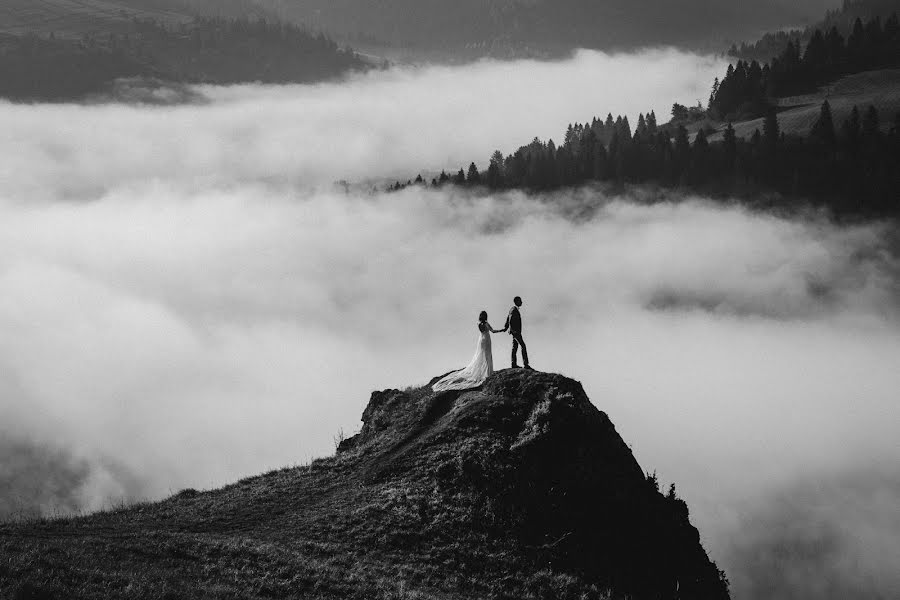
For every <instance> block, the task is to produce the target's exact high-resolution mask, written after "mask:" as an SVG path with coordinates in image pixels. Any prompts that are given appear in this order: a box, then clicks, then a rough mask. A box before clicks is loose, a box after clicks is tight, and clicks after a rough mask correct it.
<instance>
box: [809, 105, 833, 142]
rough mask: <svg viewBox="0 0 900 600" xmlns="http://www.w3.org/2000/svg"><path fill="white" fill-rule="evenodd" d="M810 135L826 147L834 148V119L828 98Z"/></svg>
mask: <svg viewBox="0 0 900 600" xmlns="http://www.w3.org/2000/svg"><path fill="white" fill-rule="evenodd" d="M809 137H810V138H811V139H813V140H814V141H816V142H818V143H819V144H822V145H823V146H825V147H826V148H829V149H831V148H834V144H835V135H834V120H833V119H832V117H831V104H829V103H828V100H826V101H824V102H823V103H822V108H821V109H820V110H819V118H818V120H817V121H816V123H815V124H814V125H813V127H812V130H811V131H810V132H809Z"/></svg>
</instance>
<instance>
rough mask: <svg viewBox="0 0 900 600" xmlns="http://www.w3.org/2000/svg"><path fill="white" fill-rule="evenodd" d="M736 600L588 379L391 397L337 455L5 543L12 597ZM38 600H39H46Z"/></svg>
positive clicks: (31, 527)
mask: <svg viewBox="0 0 900 600" xmlns="http://www.w3.org/2000/svg"><path fill="white" fill-rule="evenodd" d="M11 594H12V595H14V596H13V597H16V596H15V595H18V597H22V598H24V597H55V598H91V599H100V598H173V599H174V598H360V599H362V598H366V599H370V598H445V599H449V598H460V599H462V598H466V599H468V598H510V599H511V598H516V599H521V598H608V597H616V598H619V597H625V596H626V594H627V597H629V598H684V599H691V598H697V599H700V598H702V599H710V600H715V599H717V598H727V595H728V594H727V589H726V586H725V583H724V581H723V579H722V576H721V574H720V572H719V571H718V570H717V569H716V566H715V564H714V563H712V562H711V561H710V560H709V559H708V558H707V555H706V553H705V552H704V550H703V548H702V546H701V545H700V542H699V536H698V532H697V530H696V529H694V528H693V527H692V526H691V525H690V523H689V521H688V511H687V507H686V506H685V504H684V502H683V501H681V500H679V499H677V498H676V497H675V496H674V494H671V495H669V496H663V495H662V494H660V493H659V492H658V490H657V489H656V485H655V480H652V479H651V480H648V478H647V477H645V475H644V473H643V471H642V470H641V468H640V466H639V465H638V463H637V462H636V461H635V459H634V457H633V456H632V453H631V451H630V450H629V448H628V446H627V445H626V444H625V442H624V441H623V440H622V438H621V437H619V435H618V433H616V430H615V428H614V426H613V425H612V423H611V422H610V420H609V419H608V417H607V416H606V415H605V414H604V413H602V412H600V411H598V410H597V409H596V408H595V407H594V406H593V405H592V404H591V403H590V402H589V400H588V399H587V397H586V395H585V393H584V390H583V389H582V387H581V385H580V384H579V383H578V382H576V381H573V380H571V379H568V378H565V377H562V376H559V375H553V374H541V373H534V372H529V371H525V370H512V369H511V370H506V371H501V372H499V373H497V374H495V375H494V376H492V377H491V378H490V379H489V380H488V381H487V382H486V383H485V384H484V386H483V387H482V388H481V389H479V390H476V391H469V392H443V393H438V394H435V393H432V392H431V390H430V387H425V388H420V389H414V390H407V391H398V390H388V391H384V392H376V393H374V394H372V398H371V401H370V402H369V405H368V407H367V408H366V410H365V412H364V414H363V427H362V430H361V432H360V433H359V434H358V435H357V436H354V437H353V438H350V439H349V440H346V441H345V442H343V443H342V444H341V447H340V449H339V451H338V453H337V455H336V456H334V457H331V458H326V459H321V460H318V461H316V462H314V463H312V464H311V465H310V466H308V467H299V468H292V469H285V470H281V471H276V472H272V473H268V474H265V475H262V476H259V477H254V478H250V479H245V480H243V481H240V482H238V483H236V484H234V485H231V486H228V487H225V488H222V489H219V490H214V491H209V492H203V493H199V492H195V491H191V490H188V491H183V492H181V493H179V494H176V495H175V496H173V497H171V498H169V499H167V500H165V501H162V502H159V503H155V504H147V505H142V506H136V507H132V508H127V509H124V510H119V511H114V512H108V513H103V514H97V515H93V516H88V517H83V518H75V519H60V520H44V521H35V522H27V523H11V524H6V525H2V526H0V597H6V596H7V595H11ZM35 594H36V595H37V596H35Z"/></svg>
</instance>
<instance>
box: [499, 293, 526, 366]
mask: <svg viewBox="0 0 900 600" xmlns="http://www.w3.org/2000/svg"><path fill="white" fill-rule="evenodd" d="M520 306H522V299H521V298H519V297H518V296H516V297H515V298H514V299H513V307H512V308H511V309H509V315H507V317H506V327H505V328H504V329H503V330H504V331H509V335H511V336H512V339H513V343H512V368H513V369H517V368H519V365H518V364H516V352H517V351H518V350H519V346H522V363H523V364H524V366H525V368H526V369H530V368H531V367H530V366H528V349H527V348H526V347H525V340H523V339H522V314H521V313H520V312H519V307H520Z"/></svg>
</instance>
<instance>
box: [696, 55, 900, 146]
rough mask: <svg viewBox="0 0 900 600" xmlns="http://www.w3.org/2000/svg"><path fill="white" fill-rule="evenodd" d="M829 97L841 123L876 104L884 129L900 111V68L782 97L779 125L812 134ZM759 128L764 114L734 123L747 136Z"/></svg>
mask: <svg viewBox="0 0 900 600" xmlns="http://www.w3.org/2000/svg"><path fill="white" fill-rule="evenodd" d="M825 100H828V102H829V104H831V111H832V115H833V116H834V122H835V124H836V125H837V126H838V127H839V126H840V125H841V124H842V123H843V122H844V121H845V120H846V119H847V118H848V117H849V116H850V111H852V110H853V107H854V106H856V107H857V108H858V110H859V111H860V112H861V113H862V112H864V111H865V110H866V109H867V108H868V107H869V106H874V107H875V109H876V110H877V111H878V114H879V115H882V121H881V128H882V130H883V131H887V130H888V129H889V128H890V126H891V123H892V119H893V117H894V115H896V114H898V113H900V69H879V70H875V71H864V72H862V73H854V74H853V75H847V76H845V77H842V78H840V79H838V80H837V81H835V82H834V83H831V84H829V85H825V86H822V87H821V88H820V89H819V90H817V91H816V92H815V93H812V94H805V95H803V96H789V97H786V98H779V99H778V101H777V104H778V126H779V129H780V130H781V131H783V132H784V133H785V134H788V135H799V136H803V137H805V136H807V135H809V132H810V131H811V130H812V128H813V125H815V123H816V121H817V120H818V118H819V111H820V109H821V106H822V102H823V101H825ZM698 126H699V125H698ZM698 126H695V127H694V128H693V129H696V128H697V127H698ZM725 126H726V124H725V123H722V124H718V129H719V131H718V133H717V134H715V135H711V136H710V137H709V141H711V142H714V141H720V140H721V139H722V131H723V130H724V129H725ZM757 129H759V130H760V131H762V130H763V119H762V118H759V119H752V120H749V121H741V122H737V123H734V131H735V134H736V135H737V136H738V137H742V138H745V139H750V137H752V136H753V132H754V131H756V130H757Z"/></svg>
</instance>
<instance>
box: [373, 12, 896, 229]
mask: <svg viewBox="0 0 900 600" xmlns="http://www.w3.org/2000/svg"><path fill="white" fill-rule="evenodd" d="M898 31H900V30H898V20H897V16H896V14H894V15H892V16H891V17H890V18H889V19H887V20H886V22H885V23H884V24H882V23H881V21H880V20H878V19H872V20H870V21H869V22H867V23H866V24H863V23H862V22H861V21H859V20H857V22H856V24H855V25H854V27H853V32H852V34H851V35H850V37H849V38H848V39H847V40H844V39H843V37H842V36H841V35H840V34H839V33H837V32H836V30H834V29H833V30H831V31H830V32H829V33H827V34H824V33H822V32H821V31H817V32H815V33H814V34H813V36H812V38H811V40H810V42H809V44H808V45H807V46H806V48H805V51H803V52H802V53H801V52H800V49H799V47H798V46H796V45H794V44H793V43H792V42H791V43H789V44H788V46H787V47H786V48H785V49H784V51H783V52H782V53H781V55H780V57H779V58H777V59H775V60H773V61H772V63H771V65H769V64H767V65H765V66H762V67H761V66H760V65H759V63H757V62H755V61H753V62H751V63H749V64H747V63H745V62H744V61H739V62H738V64H737V66H734V65H729V67H728V71H727V73H726V75H725V77H724V78H723V79H722V81H721V82H719V81H718V80H717V81H716V82H715V83H714V85H713V91H712V94H711V97H710V102H709V106H708V108H707V109H706V110H704V109H703V108H702V107H685V106H683V105H680V104H677V103H676V104H675V105H674V106H673V109H672V120H671V121H669V122H667V123H666V124H658V123H657V117H656V114H655V113H654V112H653V111H651V112H650V113H648V114H647V115H644V114H641V115H640V116H639V117H638V122H637V124H636V126H634V128H632V125H631V124H630V123H629V120H628V117H622V116H619V117H617V118H616V119H613V117H612V115H611V114H608V115H607V117H606V118H605V119H598V118H594V119H593V120H592V122H590V123H584V124H578V123H576V124H574V125H569V127H568V129H567V131H566V132H565V135H564V137H563V138H562V142H561V143H560V144H556V143H555V142H554V141H553V140H552V139H551V140H549V141H547V142H543V141H541V140H539V139H538V138H535V139H534V140H532V142H531V143H529V144H527V145H525V146H522V147H520V148H519V149H518V150H516V151H515V152H513V153H512V154H510V155H507V156H504V155H503V154H502V153H501V152H500V151H496V152H494V153H493V155H492V156H491V157H490V160H489V163H488V165H489V166H488V167H487V169H486V170H484V172H481V171H479V169H478V167H477V165H476V164H475V163H474V162H472V163H471V164H470V165H469V167H468V169H467V170H465V169H460V170H459V171H458V172H457V173H456V174H455V175H453V174H447V173H445V172H444V173H441V174H440V176H439V177H435V178H434V179H432V181H431V185H433V186H442V185H445V184H455V185H464V186H484V187H486V188H489V189H494V190H501V189H525V190H532V191H548V190H554V189H558V188H561V187H567V186H577V185H583V184H586V183H590V182H606V183H612V184H619V185H621V184H643V183H648V184H655V185H660V186H664V187H670V188H680V189H686V190H696V191H700V192H703V193H707V194H711V195H713V196H717V197H726V196H727V197H738V198H748V199H749V198H754V199H755V200H754V202H757V203H758V202H761V200H760V198H763V199H765V200H762V202H765V203H767V204H772V205H777V206H781V207H786V208H790V207H791V206H793V205H794V204H795V202H796V203H797V204H798V205H804V206H805V205H806V204H807V203H812V204H813V205H816V206H821V207H826V208H828V209H830V210H831V211H832V212H833V213H834V214H835V215H837V216H839V217H882V216H897V215H900V113H897V114H890V115H882V114H879V113H878V110H877V109H876V108H875V107H874V106H868V105H865V106H855V107H853V109H852V111H851V112H850V115H849V116H848V117H847V118H846V119H845V120H843V121H842V122H835V118H834V116H833V114H832V110H831V106H830V104H829V102H828V100H825V101H824V102H823V103H822V104H821V106H820V108H819V115H818V118H817V120H816V122H815V124H814V126H813V127H812V128H811V130H810V131H809V132H808V133H806V134H802V135H800V134H792V133H786V132H782V131H781V128H780V125H779V121H778V113H777V107H776V102H775V99H776V98H777V97H779V96H784V95H787V94H791V93H799V92H801V91H810V90H814V89H815V88H816V86H819V85H821V84H823V83H826V82H828V81H832V80H834V79H836V78H837V77H840V76H842V75H845V74H848V73H855V72H859V71H864V70H869V69H876V68H885V67H896V66H900V33H898ZM756 116H763V117H764V119H763V123H762V128H761V129H759V128H757V129H756V130H755V131H754V133H753V135H752V136H750V137H749V139H743V138H742V137H739V136H738V135H736V133H735V129H734V127H733V125H732V122H731V121H732V120H735V121H736V120H738V119H746V118H753V117H756ZM710 119H713V120H721V121H723V122H724V125H723V126H722V127H721V128H719V130H716V129H714V128H712V127H709V126H708V125H707V126H705V127H700V128H699V130H697V132H696V133H695V134H690V133H689V132H688V128H687V127H686V125H690V124H691V122H695V121H699V120H705V121H706V122H707V123H709V121H710ZM719 133H721V140H716V141H710V140H709V138H710V137H712V136H713V135H715V136H716V137H719ZM426 183H427V182H426V181H425V180H423V178H422V177H421V176H419V177H418V178H417V179H416V180H415V181H408V182H407V183H406V184H402V183H400V182H397V183H395V184H394V185H392V186H390V189H391V190H398V189H402V188H404V187H406V186H407V185H414V184H419V185H425V184H426ZM788 199H790V200H788Z"/></svg>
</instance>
